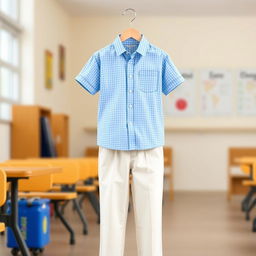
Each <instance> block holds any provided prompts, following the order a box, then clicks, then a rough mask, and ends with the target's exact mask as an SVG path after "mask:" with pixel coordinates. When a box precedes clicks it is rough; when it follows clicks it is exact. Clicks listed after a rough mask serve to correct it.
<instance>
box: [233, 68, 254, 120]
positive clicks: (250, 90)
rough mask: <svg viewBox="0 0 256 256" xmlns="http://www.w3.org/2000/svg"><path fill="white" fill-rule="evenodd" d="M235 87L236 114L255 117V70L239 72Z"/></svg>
mask: <svg viewBox="0 0 256 256" xmlns="http://www.w3.org/2000/svg"><path fill="white" fill-rule="evenodd" d="M237 85H238V90H237V112H238V113H239V114H241V115H256V70H240V71H239V73H238V83H237Z"/></svg>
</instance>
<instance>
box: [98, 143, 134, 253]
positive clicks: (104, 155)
mask: <svg viewBox="0 0 256 256" xmlns="http://www.w3.org/2000/svg"><path fill="white" fill-rule="evenodd" d="M129 157H130V155H129V152H128V151H120V150H111V149H107V148H103V147H99V155H98V175H99V198H100V250H99V255H100V256H123V254H124V246H125V229H126V221H127V212H128V202H129Z"/></svg>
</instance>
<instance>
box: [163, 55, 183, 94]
mask: <svg viewBox="0 0 256 256" xmlns="http://www.w3.org/2000/svg"><path fill="white" fill-rule="evenodd" d="M184 81H185V79H184V78H183V76H182V75H181V73H180V72H179V70H178V69H177V68H176V67H175V65H174V63H173V62H172V60H171V58H170V56H169V55H166V56H165V58H164V60H163V68H162V92H163V93H164V94H165V95H168V94H169V93H170V92H171V91H172V90H174V89H175V88H176V87H177V86H178V85H180V84H181V83H183V82H184Z"/></svg>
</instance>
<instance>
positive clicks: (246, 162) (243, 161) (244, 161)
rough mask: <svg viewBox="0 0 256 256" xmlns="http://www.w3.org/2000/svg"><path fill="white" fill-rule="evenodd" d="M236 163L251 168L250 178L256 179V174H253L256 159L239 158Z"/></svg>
mask: <svg viewBox="0 0 256 256" xmlns="http://www.w3.org/2000/svg"><path fill="white" fill-rule="evenodd" d="M235 162H236V163H238V164H240V165H248V166H249V168H250V178H251V179H253V178H256V172H255V173H254V172H253V169H254V168H253V166H254V164H255V165H256V157H239V158H236V159H235ZM254 176H255V177H254Z"/></svg>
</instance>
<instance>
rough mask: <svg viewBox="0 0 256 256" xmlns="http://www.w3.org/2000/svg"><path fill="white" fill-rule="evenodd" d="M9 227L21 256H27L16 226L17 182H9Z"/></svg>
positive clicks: (27, 252) (27, 253)
mask: <svg viewBox="0 0 256 256" xmlns="http://www.w3.org/2000/svg"><path fill="white" fill-rule="evenodd" d="M10 227H11V229H12V231H13V234H14V236H15V239H16V242H17V243H18V245H19V249H20V251H21V253H22V255H23V256H29V255H30V253H29V250H28V247H27V245H26V243H25V241H24V239H23V238H22V235H21V232H20V228H19V225H18V180H17V179H13V180H12V181H11V214H10Z"/></svg>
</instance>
